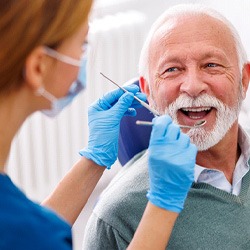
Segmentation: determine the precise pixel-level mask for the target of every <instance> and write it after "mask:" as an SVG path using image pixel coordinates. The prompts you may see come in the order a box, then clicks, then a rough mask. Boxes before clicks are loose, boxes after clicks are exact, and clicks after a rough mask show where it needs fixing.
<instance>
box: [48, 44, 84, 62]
mask: <svg viewBox="0 0 250 250" xmlns="http://www.w3.org/2000/svg"><path fill="white" fill-rule="evenodd" d="M45 50H46V54H47V55H49V56H51V57H53V58H55V59H57V60H59V61H61V62H64V63H67V64H70V65H73V66H76V67H80V66H81V60H77V59H74V58H72V57H70V56H66V55H63V54H61V53H59V52H57V51H56V50H54V49H51V48H49V47H47V46H45Z"/></svg>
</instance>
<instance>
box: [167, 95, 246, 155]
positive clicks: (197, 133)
mask: <svg viewBox="0 0 250 250" xmlns="http://www.w3.org/2000/svg"><path fill="white" fill-rule="evenodd" d="M241 103H242V98H240V95H239V97H238V101H237V104H236V105H235V106H234V107H229V106H227V105H224V104H223V103H222V102H221V101H220V100H219V99H217V98H216V97H213V96H210V95H208V94H203V95H201V96H199V97H196V98H191V97H189V96H187V95H186V94H182V95H180V96H179V97H178V98H177V99H176V100H175V101H174V102H172V103H171V104H170V105H169V106H168V107H167V108H166V109H165V113H167V114H169V115H170V117H171V118H172V119H173V121H174V122H175V123H176V124H179V122H178V120H177V111H178V110H179V109H180V108H184V107H214V108H215V109H216V111H217V112H216V122H215V125H214V128H213V130H212V131H207V130H206V129H205V128H203V127H199V128H192V129H190V130H189V131H188V132H187V135H189V137H190V140H191V142H192V143H194V144H195V145H196V146H197V148H198V150H199V151H204V150H207V149H209V148H211V147H213V146H214V145H216V144H217V143H218V142H219V141H220V140H221V139H222V138H223V137H224V136H225V135H226V133H227V132H228V130H229V129H230V128H231V127H232V125H233V123H234V122H235V121H236V120H237V119H238V115H239V111H240V107H241Z"/></svg>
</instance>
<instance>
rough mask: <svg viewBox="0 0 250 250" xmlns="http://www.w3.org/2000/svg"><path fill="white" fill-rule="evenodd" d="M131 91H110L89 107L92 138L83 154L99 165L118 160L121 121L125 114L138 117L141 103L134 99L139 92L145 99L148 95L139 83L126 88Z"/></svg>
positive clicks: (90, 136)
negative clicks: (140, 90)
mask: <svg viewBox="0 0 250 250" xmlns="http://www.w3.org/2000/svg"><path fill="white" fill-rule="evenodd" d="M125 88H126V89H127V90H128V91H129V92H130V93H124V92H123V91H122V90H121V89H117V90H114V91H112V92H109V93H107V94H106V95H104V96H103V97H102V98H100V99H99V100H98V101H96V102H95V103H94V104H92V105H91V106H90V107H89V110H88V125H89V141H88V146H87V147H86V148H84V149H82V150H81V151H80V152H79V153H80V155H82V156H84V157H86V158H88V159H90V160H93V161H94V162H95V163H97V164H98V165H100V166H105V167H106V168H108V169H109V168H110V167H111V165H113V164H114V162H115V161H116V159H117V154H118V137H119V130H120V121H121V119H122V117H123V116H124V115H130V116H135V115H136V111H135V109H134V108H135V107H139V106H140V104H139V102H138V101H136V100H135V99H134V95H136V96H137V97H138V98H140V99H141V100H143V101H145V100H146V96H145V95H144V94H142V93H140V92H138V91H139V87H138V86H136V85H129V86H126V87H125Z"/></svg>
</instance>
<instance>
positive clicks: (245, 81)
mask: <svg viewBox="0 0 250 250" xmlns="http://www.w3.org/2000/svg"><path fill="white" fill-rule="evenodd" d="M249 80H250V63H246V64H245V65H244V67H243V70H242V87H243V89H242V91H243V98H244V99H245V97H246V93H247V89H248V85H249Z"/></svg>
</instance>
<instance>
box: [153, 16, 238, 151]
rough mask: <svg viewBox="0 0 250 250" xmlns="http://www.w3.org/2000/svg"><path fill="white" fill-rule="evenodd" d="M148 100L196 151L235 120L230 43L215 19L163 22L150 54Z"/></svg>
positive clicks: (234, 55)
mask: <svg viewBox="0 0 250 250" xmlns="http://www.w3.org/2000/svg"><path fill="white" fill-rule="evenodd" d="M149 58H150V62H149V82H150V87H149V102H150V104H152V105H153V106H154V107H155V108H156V109H157V110H158V111H159V112H160V113H162V114H163V113H165V112H167V113H168V114H170V116H171V117H172V118H173V120H174V121H175V122H176V123H178V124H183V125H194V124H195V123H196V122H197V121H198V120H206V124H205V125H204V126H203V127H202V128H196V129H190V130H189V129H186V131H184V132H187V134H189V135H190V138H191V141H192V142H193V143H195V144H196V145H197V146H198V149H199V150H206V149H208V148H210V147H212V146H214V145H216V144H217V143H218V142H219V141H220V140H221V139H222V138H223V137H224V136H225V134H226V133H227V132H228V130H229V129H230V128H231V126H232V125H233V123H234V122H235V121H236V119H237V117H238V112H239V109H240V105H241V101H242V91H241V88H240V86H241V73H240V71H239V66H238V58H237V53H236V48H235V43H234V40H233V37H232V35H231V34H230V32H229V30H228V29H227V28H226V27H225V25H223V24H222V23H221V22H220V21H218V20H215V19H212V18H210V17H207V16H200V17H197V16H196V17H185V18H182V20H180V19H178V21H177V20H173V19H172V20H171V22H170V21H168V22H166V23H165V24H164V25H162V27H161V28H160V29H158V30H157V32H156V33H155V34H154V37H153V40H152V42H151V45H150V51H149Z"/></svg>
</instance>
